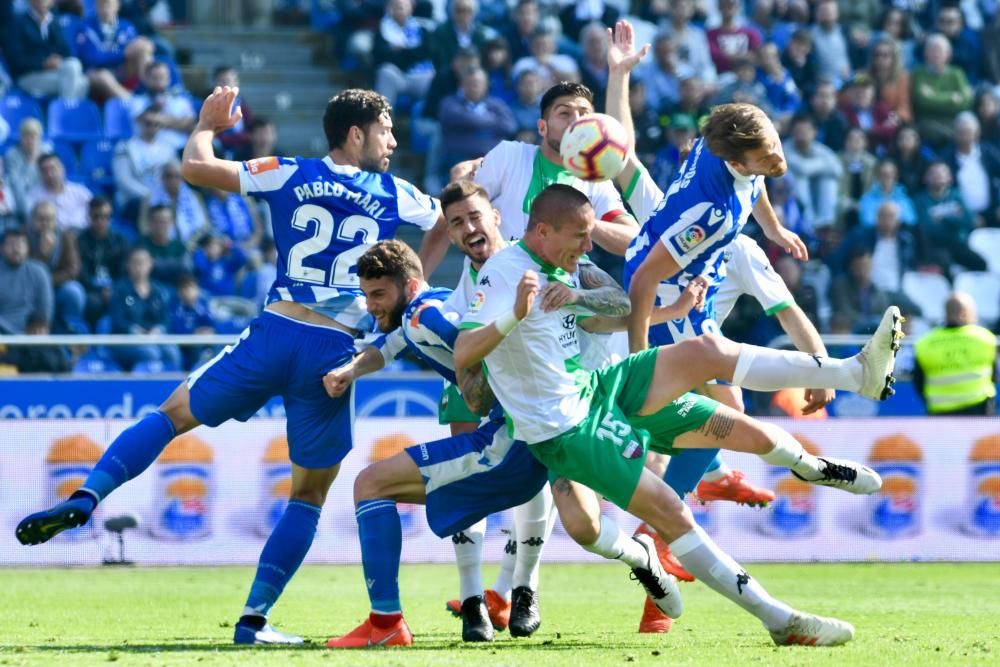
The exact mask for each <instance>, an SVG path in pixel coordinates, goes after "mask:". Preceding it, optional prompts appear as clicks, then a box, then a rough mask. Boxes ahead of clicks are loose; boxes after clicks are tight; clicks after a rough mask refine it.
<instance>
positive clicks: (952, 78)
mask: <svg viewBox="0 0 1000 667" xmlns="http://www.w3.org/2000/svg"><path fill="white" fill-rule="evenodd" d="M951 55H952V54H951V44H950V43H949V42H948V39H947V38H946V37H944V36H943V35H937V34H935V35H930V36H928V37H927V41H926V42H924V64H923V65H920V66H919V67H917V68H916V69H915V70H914V71H913V75H912V78H911V82H912V84H911V85H912V91H911V95H912V99H913V111H914V114H915V116H916V119H917V127H918V128H919V129H920V136H922V137H923V138H924V141H926V142H927V143H928V144H930V145H931V147H932V148H935V149H939V148H942V147H943V146H944V145H945V144H947V143H948V142H949V141H951V136H952V133H953V121H954V118H955V116H956V115H958V114H959V113H961V112H963V111H968V110H969V109H970V108H971V107H972V88H970V87H969V82H968V80H967V79H966V78H965V72H963V71H962V70H961V69H959V68H958V67H955V66H953V65H951V64H949V63H950V62H951Z"/></svg>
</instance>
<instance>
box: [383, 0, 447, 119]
mask: <svg viewBox="0 0 1000 667" xmlns="http://www.w3.org/2000/svg"><path fill="white" fill-rule="evenodd" d="M432 48H433V46H432V42H431V33H430V31H429V30H428V29H427V28H426V27H425V26H424V24H422V23H421V22H420V21H418V20H417V19H415V18H414V17H413V0H388V2H387V3H386V12H385V16H384V17H382V20H381V21H380V22H379V24H378V30H377V31H376V32H375V46H374V48H373V50H372V58H373V62H374V65H375V90H376V91H378V92H379V93H381V94H382V95H384V96H385V98H386V99H387V100H389V104H391V105H392V106H396V100H398V99H399V96H400V95H408V96H410V97H411V98H413V99H417V100H420V99H423V98H424V96H425V95H426V94H427V90H428V89H429V88H430V85H431V80H432V79H433V78H434V65H433V63H432V62H431V49H432Z"/></svg>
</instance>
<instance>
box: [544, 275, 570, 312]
mask: <svg viewBox="0 0 1000 667" xmlns="http://www.w3.org/2000/svg"><path fill="white" fill-rule="evenodd" d="M540 296H541V299H542V302H541V306H542V310H543V311H544V312H546V313H550V312H552V311H553V310H558V309H559V308H562V307H563V306H565V305H567V304H570V303H576V299H577V297H578V294H577V291H576V290H575V289H573V288H571V287H567V286H566V285H564V284H562V283H558V282H555V281H553V282H550V283H549V284H548V285H546V286H545V289H543V290H542V292H541V294H540Z"/></svg>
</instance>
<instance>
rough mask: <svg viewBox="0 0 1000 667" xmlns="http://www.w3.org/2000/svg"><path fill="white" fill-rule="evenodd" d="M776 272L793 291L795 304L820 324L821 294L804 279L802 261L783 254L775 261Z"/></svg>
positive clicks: (790, 290)
mask: <svg viewBox="0 0 1000 667" xmlns="http://www.w3.org/2000/svg"><path fill="white" fill-rule="evenodd" d="M774 272H775V273H777V274H778V275H779V276H781V279H782V280H783V281H784V282H785V287H787V288H788V291H789V292H791V293H792V297H793V299H794V302H795V305H796V306H798V307H799V308H801V309H802V312H804V313H805V314H806V317H808V318H809V321H810V322H813V323H814V324H817V325H818V324H819V321H820V320H819V295H818V294H817V293H816V288H815V287H813V286H812V285H809V284H806V283H805V282H803V281H802V262H800V261H798V260H797V259H795V258H794V257H792V256H791V255H786V254H782V255H781V256H780V257H778V259H776V260H775V261H774Z"/></svg>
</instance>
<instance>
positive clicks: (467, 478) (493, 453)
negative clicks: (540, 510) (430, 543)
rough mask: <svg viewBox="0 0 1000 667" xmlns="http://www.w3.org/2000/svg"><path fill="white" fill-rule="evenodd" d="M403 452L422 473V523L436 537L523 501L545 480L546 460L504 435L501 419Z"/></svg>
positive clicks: (532, 494) (505, 428)
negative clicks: (424, 502)
mask: <svg viewBox="0 0 1000 667" xmlns="http://www.w3.org/2000/svg"><path fill="white" fill-rule="evenodd" d="M406 453H407V454H409V455H410V458H412V459H413V462H414V463H416V464H417V467H418V468H420V474H421V475H422V476H423V478H424V489H425V491H426V494H427V524H428V525H429V526H430V527H431V530H432V531H434V534H435V535H437V536H438V537H448V536H449V535H454V534H455V533H457V532H458V531H460V530H465V529H466V528H468V527H469V526H471V525H472V524H474V523H476V522H477V521H479V520H480V519H484V518H486V517H487V516H489V515H490V514H493V513H494V512H500V511H503V510H505V509H509V508H511V507H517V506H518V505H523V504H524V503H526V502H528V501H529V500H531V499H532V498H534V497H535V496H536V495H537V494H538V492H539V491H541V490H542V488H543V487H544V486H545V484H546V482H547V481H548V472H547V471H546V469H545V466H543V465H542V464H541V463H539V462H538V461H537V460H536V459H535V457H534V456H532V455H531V452H529V451H528V446H527V445H525V444H524V443H523V442H521V441H520V440H514V439H512V438H511V437H510V435H508V433H507V427H506V424H505V423H504V421H503V420H502V419H494V420H492V421H490V422H487V423H486V424H485V425H483V426H480V427H479V428H478V429H476V430H475V431H473V432H472V433H463V434H462V435H457V436H454V437H451V438H445V439H443V440H435V441H434V442H428V443H426V444H423V445H414V446H413V447H407V449H406Z"/></svg>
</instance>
